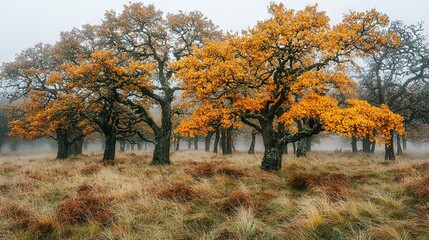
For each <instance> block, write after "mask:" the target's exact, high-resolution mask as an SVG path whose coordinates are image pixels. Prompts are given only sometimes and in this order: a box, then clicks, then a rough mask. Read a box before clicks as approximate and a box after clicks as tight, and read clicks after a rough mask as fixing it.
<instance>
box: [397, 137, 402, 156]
mask: <svg viewBox="0 0 429 240" xmlns="http://www.w3.org/2000/svg"><path fill="white" fill-rule="evenodd" d="M396 147H397V148H396V154H397V155H402V153H403V152H402V146H401V136H400V135H399V134H396Z"/></svg>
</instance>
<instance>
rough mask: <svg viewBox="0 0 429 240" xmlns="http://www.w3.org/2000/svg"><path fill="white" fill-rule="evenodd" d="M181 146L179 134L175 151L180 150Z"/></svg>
mask: <svg viewBox="0 0 429 240" xmlns="http://www.w3.org/2000/svg"><path fill="white" fill-rule="evenodd" d="M179 148H180V135H177V138H176V149H175V151H179Z"/></svg>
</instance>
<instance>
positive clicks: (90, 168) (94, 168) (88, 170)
mask: <svg viewBox="0 0 429 240" xmlns="http://www.w3.org/2000/svg"><path fill="white" fill-rule="evenodd" d="M100 170H101V167H100V165H99V164H89V165H87V166H85V167H83V168H82V169H81V170H80V173H81V174H82V175H86V176H88V175H92V174H96V173H98V172H99V171H100Z"/></svg>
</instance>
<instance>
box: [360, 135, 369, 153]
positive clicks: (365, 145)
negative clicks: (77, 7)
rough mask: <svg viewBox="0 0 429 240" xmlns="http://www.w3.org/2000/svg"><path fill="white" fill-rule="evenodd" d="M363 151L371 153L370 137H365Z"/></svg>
mask: <svg viewBox="0 0 429 240" xmlns="http://www.w3.org/2000/svg"><path fill="white" fill-rule="evenodd" d="M362 152H364V153H371V141H370V140H369V137H365V138H364V139H363V140H362Z"/></svg>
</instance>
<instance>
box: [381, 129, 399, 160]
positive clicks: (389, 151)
mask: <svg viewBox="0 0 429 240" xmlns="http://www.w3.org/2000/svg"><path fill="white" fill-rule="evenodd" d="M390 136H391V138H390V140H389V142H388V143H386V144H384V159H385V160H390V161H394V160H395V159H396V158H395V149H394V148H393V144H394V141H393V137H394V136H393V131H392V130H391V131H390Z"/></svg>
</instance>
